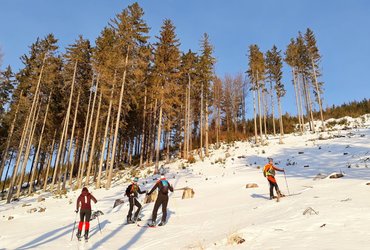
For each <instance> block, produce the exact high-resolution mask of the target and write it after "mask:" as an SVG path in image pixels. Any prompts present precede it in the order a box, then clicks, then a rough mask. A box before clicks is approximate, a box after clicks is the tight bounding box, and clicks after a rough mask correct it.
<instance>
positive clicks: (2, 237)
mask: <svg viewBox="0 0 370 250" xmlns="http://www.w3.org/2000/svg"><path fill="white" fill-rule="evenodd" d="M367 126H369V125H367ZM350 133H351V134H350ZM333 135H336V136H339V135H340V136H344V137H334V138H331V139H326V138H327V137H330V136H331V137H333ZM369 137H370V129H369V128H368V129H352V130H346V131H334V132H325V133H321V138H324V139H325V140H319V139H318V138H319V135H318V134H308V133H307V134H304V135H302V136H297V135H286V136H285V137H284V143H285V144H281V145H280V144H278V137H273V136H270V139H269V145H268V146H263V147H252V146H251V145H250V144H249V143H247V142H237V143H235V144H234V146H231V145H230V146H228V145H225V144H224V145H223V146H222V147H221V148H220V149H218V150H212V151H211V156H210V157H209V158H208V159H205V160H204V162H202V161H200V160H199V159H198V160H197V162H196V163H195V164H191V165H190V166H189V167H188V168H187V169H184V170H182V169H181V170H180V168H181V166H182V163H183V162H184V161H177V162H174V163H171V164H167V165H165V167H169V169H170V173H169V174H167V176H168V177H169V178H168V179H169V181H170V183H172V184H174V186H175V188H182V187H186V186H188V187H191V188H193V189H194V191H195V196H194V198H193V199H186V200H182V199H181V194H182V191H181V190H180V191H175V192H174V193H172V194H171V195H170V200H169V205H168V223H167V224H166V225H165V226H164V227H156V228H147V227H138V226H136V225H135V224H132V225H125V224H124V222H125V220H126V219H125V218H126V214H127V211H128V203H127V200H125V203H124V204H122V205H119V206H118V207H116V208H114V209H112V205H113V202H114V200H115V199H118V198H123V193H124V190H125V188H126V187H127V185H128V184H127V183H126V184H123V183H120V182H116V184H115V186H114V187H113V188H112V189H111V190H108V191H106V190H103V189H100V190H95V189H94V188H92V187H91V188H90V191H92V192H93V194H94V196H95V197H96V198H97V199H98V203H97V204H96V205H93V209H94V210H102V211H103V212H104V215H102V216H100V225H101V229H102V232H101V233H100V231H99V228H98V224H97V220H96V219H95V220H93V221H91V232H90V239H89V242H87V243H85V242H78V241H77V239H76V238H75V237H76V236H75V235H74V237H73V241H71V240H70V239H71V234H72V228H73V223H74V219H75V214H74V213H73V211H74V208H75V201H76V199H77V196H78V195H79V192H80V191H75V192H70V193H68V194H67V196H68V198H62V199H55V198H53V196H52V195H50V194H43V195H45V197H46V200H45V201H43V202H40V203H38V202H36V200H37V197H38V196H37V195H36V196H34V197H27V198H22V199H21V200H20V201H19V202H14V203H12V204H5V203H4V201H2V202H1V203H0V221H1V222H0V249H66V247H67V248H70V249H200V248H204V249H256V250H259V249H284V250H285V249H288V250H289V249H292V250H293V249H294V250H296V249H304V248H309V249H367V248H368V246H369V243H370V231H369V230H368V229H369V225H370V210H369V207H370V199H367V198H366V197H368V194H369V192H370V186H367V185H365V184H366V183H367V182H370V172H369V171H370V169H368V167H370V160H366V159H367V157H370V145H369ZM299 152H303V153H301V154H300V153H299ZM227 153H228V154H230V156H229V157H226V154H227ZM345 153H346V154H345ZM240 156H241V157H245V158H239V157H240ZM267 157H273V158H274V162H276V163H278V165H277V166H278V167H282V168H285V169H286V177H287V181H288V187H289V193H290V194H291V196H286V197H282V198H281V200H280V202H275V201H270V200H268V197H269V193H268V184H267V182H266V180H265V179H264V178H263V175H262V167H263V166H264V164H265V163H266V158H267ZM220 158H221V159H225V164H221V163H215V161H216V160H218V159H220ZM292 163H294V164H293V165H292ZM185 164H186V163H185ZM287 164H288V165H287ZM289 164H290V165H289ZM349 165H350V168H348V166H349ZM258 167H260V168H258ZM340 171H342V172H344V177H343V178H339V179H330V178H328V177H326V178H323V179H318V180H313V178H314V177H315V176H316V175H317V174H319V173H321V174H323V175H324V176H328V175H329V174H331V173H334V172H337V173H338V172H340ZM172 177H174V178H172ZM145 181H147V182H148V183H145ZM277 181H278V184H279V187H280V189H281V190H282V192H283V193H284V194H288V189H287V183H286V182H285V178H284V175H283V174H282V173H277ZM141 183H142V184H143V183H145V185H141V186H142V188H143V189H150V188H151V187H152V185H153V179H152V178H149V177H148V178H147V179H146V180H141ZM247 183H256V184H257V185H258V186H259V187H258V188H250V189H246V188H245V185H246V184H247ZM142 198H143V196H141V197H140V198H139V201H140V202H142ZM69 200H71V201H72V203H71V204H69ZM22 204H31V205H30V206H25V207H22ZM153 206H154V203H150V204H143V209H142V215H143V218H142V221H141V222H138V223H139V224H140V225H145V224H146V223H147V221H148V220H149V219H150V218H151V213H152V209H153ZM39 207H46V211H45V212H43V213H39V212H35V213H27V210H29V209H31V208H39ZM307 208H312V209H313V210H314V211H316V212H317V214H312V215H308V214H307V215H303V212H304V211H305V210H306V209H307ZM9 216H13V217H14V219H12V220H8V217H9ZM160 218H161V209H159V212H158V217H157V220H160ZM77 224H78V219H77V223H76V227H77ZM76 230H77V229H76V228H75V230H74V234H76ZM234 233H236V234H237V235H239V236H241V237H242V238H244V239H245V240H246V241H245V242H244V243H243V244H241V245H234V246H232V245H229V244H228V243H227V239H228V237H229V236H230V235H231V234H234Z"/></svg>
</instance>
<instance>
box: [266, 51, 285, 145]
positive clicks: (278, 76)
mask: <svg viewBox="0 0 370 250" xmlns="http://www.w3.org/2000/svg"><path fill="white" fill-rule="evenodd" d="M280 53H281V51H280V50H278V49H277V47H276V46H275V45H274V46H273V47H272V49H271V51H268V53H266V54H267V58H266V65H267V72H268V75H269V77H270V80H271V82H274V84H275V87H274V88H275V91H276V96H277V102H278V109H279V121H280V122H279V125H280V143H283V140H282V136H283V135H284V126H283V118H282V111H281V98H282V97H283V96H284V95H285V93H286V91H285V88H284V84H283V83H282V78H283V73H282V67H283V63H282V58H281V55H280Z"/></svg>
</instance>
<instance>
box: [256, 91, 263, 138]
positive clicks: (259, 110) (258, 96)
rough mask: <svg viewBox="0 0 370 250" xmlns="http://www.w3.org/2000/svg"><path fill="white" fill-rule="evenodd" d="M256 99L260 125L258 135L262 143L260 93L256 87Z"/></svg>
mask: <svg viewBox="0 0 370 250" xmlns="http://www.w3.org/2000/svg"><path fill="white" fill-rule="evenodd" d="M257 91H258V92H257V100H258V118H259V125H260V137H261V144H262V145H263V131H262V109H261V106H262V105H261V93H260V89H259V88H258V89H257Z"/></svg>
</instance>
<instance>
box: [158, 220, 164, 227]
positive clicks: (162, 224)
mask: <svg viewBox="0 0 370 250" xmlns="http://www.w3.org/2000/svg"><path fill="white" fill-rule="evenodd" d="M164 225H166V222H165V221H161V223H159V224H158V226H159V227H161V226H164Z"/></svg>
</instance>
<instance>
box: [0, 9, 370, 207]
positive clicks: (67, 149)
mask: <svg viewBox="0 0 370 250" xmlns="http://www.w3.org/2000/svg"><path fill="white" fill-rule="evenodd" d="M149 31H150V26H149V24H148V23H146V21H145V17H144V10H143V9H142V8H141V7H140V6H139V5H138V4H137V3H135V4H132V5H130V6H128V7H127V8H126V9H124V10H122V12H120V13H119V14H117V15H116V16H114V17H113V18H112V19H111V20H110V21H109V23H108V25H107V26H106V27H105V28H104V29H103V30H102V31H101V32H100V35H99V37H97V38H96V40H95V41H89V40H87V39H85V38H84V37H83V36H82V35H81V36H79V37H77V38H76V40H75V42H74V43H73V44H70V45H69V46H68V47H66V48H63V51H65V52H63V53H62V52H60V51H61V50H62V48H60V47H59V46H58V38H57V37H55V36H54V35H53V34H48V35H46V36H45V37H41V38H38V39H37V40H36V41H34V43H33V44H31V45H30V46H29V51H28V53H27V54H25V55H22V56H21V61H22V63H23V67H22V68H21V69H20V70H19V71H18V72H13V70H12V69H11V67H10V66H8V67H5V68H4V70H1V72H0V73H1V74H0V76H1V78H0V145H1V148H0V157H1V158H0V164H1V165H0V177H1V182H0V184H1V186H0V189H1V191H2V193H3V197H4V198H5V199H7V202H10V201H11V200H12V199H14V198H18V197H19V196H20V195H22V194H25V195H29V194H32V193H33V192H35V191H36V190H40V189H42V190H44V191H50V192H61V191H63V190H65V189H77V188H81V187H82V186H87V185H90V186H94V187H96V188H107V189H109V188H110V187H111V182H112V178H113V176H114V175H115V172H116V171H117V170H124V169H125V170H127V171H129V170H132V169H133V168H145V167H147V166H153V165H154V166H155V172H157V171H158V169H159V167H160V166H159V161H160V160H164V161H165V162H168V161H171V159H172V158H175V157H178V158H183V159H187V160H189V161H190V160H192V159H193V158H194V155H195V154H198V155H199V157H200V158H201V159H203V158H204V157H207V156H208V155H209V148H210V147H219V145H220V142H222V141H228V142H229V141H234V140H249V141H250V142H251V143H255V144H258V145H263V144H265V143H266V141H267V138H268V136H270V135H274V136H279V137H280V143H284V141H283V135H284V133H291V132H296V133H304V132H307V131H306V130H307V129H309V130H310V131H312V132H315V131H317V130H319V129H320V130H324V131H325V129H326V126H325V124H324V120H325V119H328V118H331V117H341V116H344V115H349V114H351V115H352V116H359V115H362V114H364V113H369V112H370V101H369V100H366V99H365V100H363V101H361V102H353V103H349V104H343V105H342V106H339V107H335V106H332V107H323V96H324V83H323V82H322V81H321V75H322V73H323V72H321V67H320V63H321V60H322V58H321V55H320V50H319V48H318V46H317V42H316V38H315V34H314V31H312V30H311V29H309V28H307V30H305V31H304V32H298V33H297V36H296V37H294V38H291V39H290V38H289V37H288V38H287V46H286V47H285V48H277V47H276V46H273V47H272V48H271V49H269V50H267V51H261V50H260V48H259V46H258V45H257V44H251V45H250V46H249V47H247V48H246V51H244V53H246V54H247V55H248V56H247V60H246V61H247V63H246V65H245V72H243V73H240V74H237V75H226V76H222V77H220V76H217V75H216V73H215V64H216V59H215V56H214V50H215V49H216V48H214V46H213V45H212V37H209V36H208V34H207V33H204V35H203V36H202V37H199V38H198V39H199V41H200V46H199V48H198V50H197V51H192V50H188V51H181V50H180V44H181V38H180V37H178V36H177V35H176V27H175V24H174V23H173V22H172V21H171V20H169V19H165V20H164V21H163V24H162V27H161V30H160V32H159V34H157V35H156V36H155V38H154V39H153V41H154V42H153V43H150V42H149V40H151V39H150V37H149ZM289 39H290V41H289ZM93 44H94V45H93ZM283 65H286V66H288V67H289V70H290V71H291V74H292V79H293V81H292V82H291V83H287V81H284V79H283V77H282V75H283V74H282V68H283ZM1 69H2V68H1ZM286 84H292V85H293V87H294V88H293V89H294V97H295V100H294V105H295V106H296V114H295V115H291V114H288V113H286V112H285V111H284V107H283V105H282V100H283V99H284V98H285V95H286V86H284V85H286ZM247 100H251V101H250V103H252V106H251V107H248V108H247V107H246V106H247V105H246V103H247ZM247 110H248V112H250V113H249V117H252V119H247V118H246V117H247ZM314 121H319V123H317V124H320V126H315V124H314ZM305 124H308V126H305ZM317 124H316V125H317ZM25 183H27V185H24V184H25ZM22 186H23V188H22ZM7 190H9V191H8V192H6V191H7Z"/></svg>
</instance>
